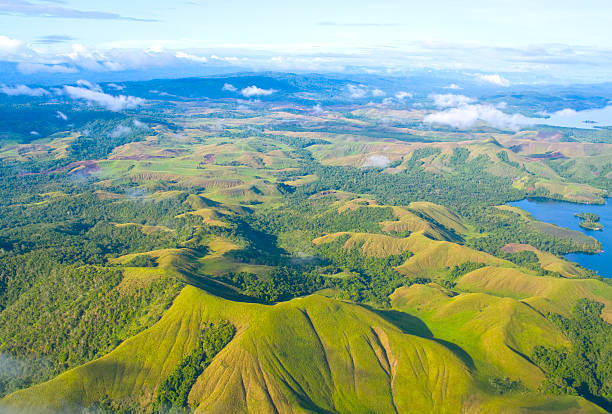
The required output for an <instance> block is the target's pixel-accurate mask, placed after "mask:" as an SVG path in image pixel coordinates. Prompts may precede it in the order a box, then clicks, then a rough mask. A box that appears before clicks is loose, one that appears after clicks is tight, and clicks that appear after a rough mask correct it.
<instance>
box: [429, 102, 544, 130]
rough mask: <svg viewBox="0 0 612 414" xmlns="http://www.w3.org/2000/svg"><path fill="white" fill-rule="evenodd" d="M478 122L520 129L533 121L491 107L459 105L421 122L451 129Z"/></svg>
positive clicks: (464, 127) (468, 126)
mask: <svg viewBox="0 0 612 414" xmlns="http://www.w3.org/2000/svg"><path fill="white" fill-rule="evenodd" d="M478 121H483V122H486V123H487V124H489V125H491V126H492V127H494V128H500V129H512V130H517V129H520V127H521V126H523V125H530V124H533V121H532V120H531V119H530V118H527V117H526V116H523V115H520V114H513V115H509V114H506V113H504V112H502V111H500V110H499V109H497V108H495V107H494V106H493V105H461V106H459V107H457V108H450V109H447V110H445V111H441V112H435V113H432V114H429V115H427V116H425V118H424V119H423V122H425V123H429V124H443V125H450V126H452V127H453V128H460V129H467V128H470V127H472V126H474V125H475V124H476V123H477V122H478Z"/></svg>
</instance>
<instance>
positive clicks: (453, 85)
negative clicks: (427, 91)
mask: <svg viewBox="0 0 612 414" xmlns="http://www.w3.org/2000/svg"><path fill="white" fill-rule="evenodd" d="M444 89H452V90H455V91H457V90H460V89H463V88H462V87H461V86H459V85H457V84H456V83H451V84H450V85H448V86H445V87H444Z"/></svg>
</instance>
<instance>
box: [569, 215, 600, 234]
mask: <svg viewBox="0 0 612 414" xmlns="http://www.w3.org/2000/svg"><path fill="white" fill-rule="evenodd" d="M575 216H576V217H578V218H579V219H580V220H581V221H580V223H579V225H580V227H582V228H583V229H587V230H603V224H601V223H600V222H599V216H598V215H597V214H594V213H576V214H575Z"/></svg>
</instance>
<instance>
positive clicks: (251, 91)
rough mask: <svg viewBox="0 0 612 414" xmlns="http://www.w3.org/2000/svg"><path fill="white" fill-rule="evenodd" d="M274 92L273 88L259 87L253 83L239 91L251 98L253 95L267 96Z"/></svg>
mask: <svg viewBox="0 0 612 414" xmlns="http://www.w3.org/2000/svg"><path fill="white" fill-rule="evenodd" d="M274 92H276V90H274V89H261V88H258V87H257V86H255V85H251V86H247V87H246V88H244V89H242V90H241V91H240V93H241V94H242V96H245V97H247V98H251V97H253V96H269V95H272V94H273V93H274Z"/></svg>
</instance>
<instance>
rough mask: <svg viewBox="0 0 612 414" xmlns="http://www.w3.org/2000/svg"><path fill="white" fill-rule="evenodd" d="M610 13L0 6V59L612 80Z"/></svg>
mask: <svg viewBox="0 0 612 414" xmlns="http://www.w3.org/2000/svg"><path fill="white" fill-rule="evenodd" d="M610 16H612V2H610V1H604V0H583V1H582V2H577V1H567V0H556V1H552V0H538V1H534V0H531V1H526V0H512V1H510V0H487V1H484V0H478V1H469V0H465V1H456V0H430V1H414V0H404V1H400V0H378V1H376V2H374V1H361V0H356V1H355V0H353V1H345V0H340V1H334V0H327V1H321V0H311V1H307V2H305V1H290V0H287V1H279V0H260V1H245V0H225V1H207V0H194V1H189V0H177V1H143V0H128V1H126V0H123V1H118V0H107V1H104V2H102V1H69V0H66V1H63V0H45V1H42V0H0V60H4V61H14V62H19V63H20V64H21V65H22V66H21V67H22V68H24V71H28V70H29V71H32V72H34V71H36V70H48V71H52V70H57V71H62V70H70V68H88V69H90V70H99V71H104V70H110V71H112V70H120V69H126V68H140V67H142V68H145V67H147V66H148V65H163V64H168V65H171V64H177V63H180V62H181V61H188V62H190V64H201V65H210V64H212V63H223V64H228V65H236V66H237V67H247V68H256V69H299V68H304V69H305V70H320V71H341V70H344V69H346V68H347V67H355V66H358V67H364V68H367V67H371V68H372V69H373V70H383V71H385V70H386V71H388V72H394V71H401V70H405V69H409V68H423V67H426V68H429V67H431V68H434V69H451V70H480V71H484V72H495V73H497V72H502V73H518V74H521V73H523V74H527V73H531V72H533V73H538V74H540V75H539V76H541V77H542V78H543V79H544V78H545V77H546V74H549V75H551V76H555V77H558V78H564V77H565V78H568V79H582V80H592V81H602V80H606V79H608V78H609V77H610V75H612V69H611V68H612V25H611V24H610ZM41 65H42V66H41ZM28 68H29V69H28ZM37 68H38V69H37ZM54 68H55V69H54ZM65 68H66V69H65Z"/></svg>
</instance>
